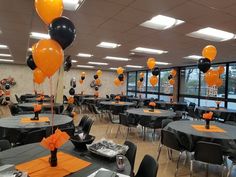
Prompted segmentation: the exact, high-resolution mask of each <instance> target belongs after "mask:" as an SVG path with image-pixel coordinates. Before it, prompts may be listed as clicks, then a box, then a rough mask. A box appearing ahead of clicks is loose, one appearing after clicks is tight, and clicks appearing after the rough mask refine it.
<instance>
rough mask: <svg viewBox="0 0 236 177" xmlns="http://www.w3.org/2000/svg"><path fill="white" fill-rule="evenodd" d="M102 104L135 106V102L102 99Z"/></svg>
mask: <svg viewBox="0 0 236 177" xmlns="http://www.w3.org/2000/svg"><path fill="white" fill-rule="evenodd" d="M100 104H101V105H108V106H118V107H122V106H134V103H131V102H123V101H122V103H115V101H101V102H100Z"/></svg>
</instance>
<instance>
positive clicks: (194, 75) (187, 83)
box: [180, 67, 199, 95]
mask: <svg viewBox="0 0 236 177" xmlns="http://www.w3.org/2000/svg"><path fill="white" fill-rule="evenodd" d="M198 89H199V69H198V68H196V67H190V68H184V69H181V70H180V94H181V95H198Z"/></svg>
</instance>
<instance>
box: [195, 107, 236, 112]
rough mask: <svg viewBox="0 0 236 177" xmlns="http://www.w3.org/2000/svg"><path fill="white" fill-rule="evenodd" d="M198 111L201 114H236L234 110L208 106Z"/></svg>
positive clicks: (199, 108)
mask: <svg viewBox="0 0 236 177" xmlns="http://www.w3.org/2000/svg"><path fill="white" fill-rule="evenodd" d="M196 109H198V110H199V111H200V112H210V111H212V112H214V113H236V110H233V109H226V108H219V109H216V108H214V107H207V106H199V107H197V108H196Z"/></svg>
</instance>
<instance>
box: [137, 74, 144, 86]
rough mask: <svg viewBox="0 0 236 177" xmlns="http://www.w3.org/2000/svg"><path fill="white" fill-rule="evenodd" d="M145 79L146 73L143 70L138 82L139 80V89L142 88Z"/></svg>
mask: <svg viewBox="0 0 236 177" xmlns="http://www.w3.org/2000/svg"><path fill="white" fill-rule="evenodd" d="M143 80H144V73H143V72H141V73H140V74H139V80H138V82H137V86H138V88H139V89H141V88H142V86H143Z"/></svg>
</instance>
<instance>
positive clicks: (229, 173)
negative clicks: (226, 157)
mask: <svg viewBox="0 0 236 177" xmlns="http://www.w3.org/2000/svg"><path fill="white" fill-rule="evenodd" d="M233 166H234V164H233V163H232V164H231V166H230V168H229V169H228V173H227V177H230V175H231V172H232V169H233Z"/></svg>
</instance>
